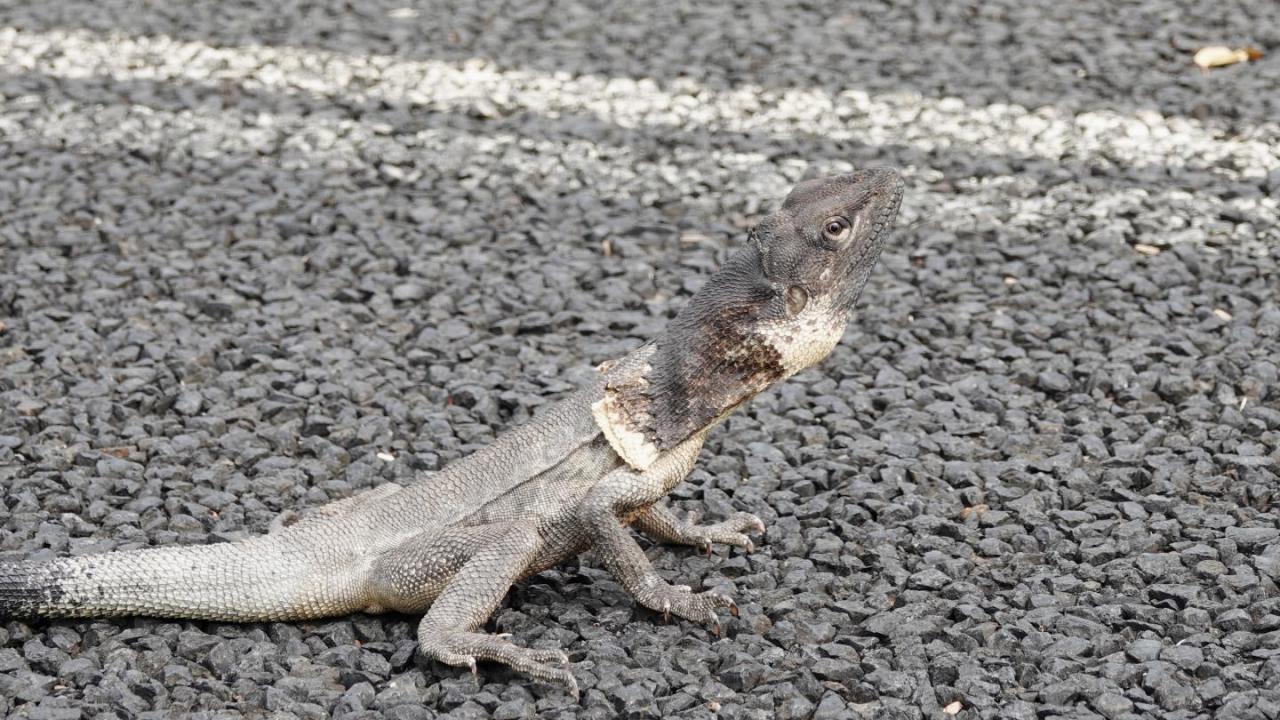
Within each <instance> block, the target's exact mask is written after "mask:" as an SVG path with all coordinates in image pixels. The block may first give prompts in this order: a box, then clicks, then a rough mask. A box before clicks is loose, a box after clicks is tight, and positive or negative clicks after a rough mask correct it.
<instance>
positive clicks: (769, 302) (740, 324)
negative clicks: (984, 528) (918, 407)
mask: <svg viewBox="0 0 1280 720" xmlns="http://www.w3.org/2000/svg"><path fill="white" fill-rule="evenodd" d="M901 197H902V183H901V180H899V179H898V176H897V174H896V173H895V172H893V171H891V170H869V171H864V172H861V173H854V174H851V175H842V176H836V177H832V178H826V179H823V180H811V181H808V182H805V183H801V184H800V185H799V186H797V187H796V188H795V189H794V190H793V191H792V192H791V194H790V195H789V196H788V197H787V199H786V201H785V202H784V203H783V206H782V208H781V209H780V210H778V211H777V212H776V213H774V214H773V215H770V216H769V217H767V218H765V219H764V220H763V221H762V222H761V223H760V224H759V225H758V226H757V227H756V228H754V229H753V230H752V233H751V236H750V242H749V243H748V244H747V246H746V247H745V248H743V249H742V250H741V251H740V252H739V253H738V254H736V255H735V256H734V257H733V258H731V259H730V260H729V262H728V263H726V265H725V267H724V268H722V269H721V270H720V271H719V272H717V273H716V274H715V275H713V276H712V277H711V278H710V279H709V280H708V281H707V283H706V285H705V286H704V287H703V288H702V289H701V290H700V291H699V292H698V293H697V294H695V295H694V297H693V298H692V299H691V300H690V302H689V305H688V306H687V307H686V308H685V309H684V310H683V311H682V312H681V313H680V315H679V316H678V317H677V318H676V319H675V320H673V321H672V323H671V325H670V326H669V327H668V328H667V330H666V331H665V332H664V333H663V334H662V335H661V336H659V337H658V338H657V339H656V340H655V341H654V342H652V343H649V344H646V345H644V346H642V347H640V348H638V349H637V350H635V351H634V352H632V353H631V354H629V355H627V356H626V357H624V358H621V359H619V360H618V361H616V362H614V363H608V364H607V365H606V367H602V368H601V372H600V374H599V376H598V377H597V379H596V382H595V383H594V384H593V385H592V386H590V387H587V388H583V389H582V390H579V391H578V392H577V393H575V394H573V395H571V396H570V397H568V398H566V399H564V400H562V401H560V402H559V403H556V404H555V405H553V406H552V407H550V408H549V409H548V410H546V411H545V412H543V413H541V414H540V415H539V416H538V417H536V418H535V419H533V420H532V421H530V422H528V423H526V424H525V425H523V426H521V427H518V428H515V429H514V430H512V431H510V432H508V433H507V434H505V435H503V436H502V437H500V438H499V439H498V440H497V441H496V442H495V443H494V444H493V445H490V446H489V447H486V448H484V449H482V450H480V451H478V452H476V453H474V454H472V455H470V456H469V457H467V458H465V459H463V460H460V461H458V462H456V463H454V464H452V465H450V466H448V467H447V468H445V469H444V470H443V471H442V472H439V473H437V474H435V475H432V476H430V477H428V478H424V479H423V480H421V481H418V482H416V483H413V484H411V485H409V486H408V487H404V488H401V487H399V486H396V485H387V486H383V487H379V488H376V489H374V490H371V491H369V492H366V493H364V494H363V495H359V496H357V497H354V498H349V499H346V500H341V501H338V502H335V503H331V504H329V505H327V506H325V507H323V508H320V509H319V510H317V511H315V512H313V513H312V514H311V515H310V516H308V517H306V518H304V519H303V520H302V521H300V522H298V523H296V524H293V525H286V524H284V523H280V524H278V525H277V526H275V527H274V528H273V530H272V532H271V533H269V534H267V535H265V536H263V537H258V538H253V539H249V540H244V541H241V542H236V543H227V544H221V545H212V546H201V547H170V548H151V549H146V550H139V551H132V552H119V553H106V554H103V555H94V556H87V557H77V558H61V559H58V560H55V561H52V562H48V563H33V562H18V563H0V617H3V616H18V617H97V616H118V615H149V616H157V617H174V618H192V619H208V620H230V621H246V622H247V621H265V620H303V619H309V618H319V617H326V616H333V615H344V614H348V613H353V612H360V611H363V612H383V611H386V610H396V611H400V612H408V613H422V612H425V614H426V615H425V617H424V618H423V620H422V623H421V625H420V627H419V630H418V639H419V642H420V645H421V650H422V652H423V654H424V655H426V656H428V657H430V658H434V659H436V660H439V661H441V662H444V663H448V664H450V665H460V666H464V667H469V668H471V669H472V670H473V671H474V670H475V662H476V660H477V659H479V660H493V661H497V662H501V663H505V664H507V665H509V666H511V667H513V668H515V669H517V670H520V671H523V672H525V673H528V674H529V675H531V676H533V677H535V678H538V679H542V680H547V681H551V682H558V683H562V684H564V685H565V686H567V687H568V688H570V689H571V690H573V692H574V693H576V692H577V685H576V682H575V681H574V678H573V675H572V673H571V672H570V671H569V669H568V668H567V667H566V663H567V658H566V657H565V655H564V653H562V652H560V651H558V650H554V651H548V650H530V649H527V648H521V647H518V646H516V645H514V644H512V643H510V642H508V641H507V640H506V638H505V637H502V636H495V635H488V634H484V633H480V632H476V631H477V629H479V628H480V627H481V626H482V625H483V624H484V622H485V621H486V620H487V619H488V617H489V616H490V615H491V614H492V612H493V611H494V609H495V608H496V607H497V606H498V604H499V603H500V602H501V601H502V598H503V596H504V595H505V594H506V593H507V590H508V589H509V588H510V586H511V584H512V583H514V582H516V581H518V580H520V579H521V578H524V577H528V576H530V575H533V574H536V573H538V572H541V571H542V570H545V569H547V568H549V567H552V566H554V565H557V564H559V563H561V562H563V561H565V560H567V559H569V558H571V557H573V556H576V555H578V554H580V553H582V552H584V551H586V550H588V549H594V550H595V551H596V555H598V556H599V557H600V558H601V561H602V562H603V564H604V565H605V567H606V568H607V569H608V570H609V572H611V573H612V574H613V575H614V576H615V577H616V578H617V580H618V581H619V583H621V584H622V586H623V587H625V588H626V589H627V590H628V591H630V592H631V594H632V595H634V596H635V598H636V600H637V602H639V603H640V604H641V605H644V606H645V607H648V608H651V609H653V610H657V611H659V612H662V613H664V614H670V615H677V616H679V617H682V618H686V619H689V620H695V621H702V622H708V623H712V624H714V625H715V626H716V627H717V629H718V628H719V620H718V617H717V611H718V610H721V609H725V608H728V609H729V610H731V611H734V612H736V607H735V606H734V604H733V601H732V600H730V599H729V598H728V597H725V596H723V595H720V594H717V593H713V592H703V593H694V592H692V591H691V590H690V589H689V588H688V587H685V586H675V585H671V584H670V583H668V582H667V581H665V580H664V579H662V578H661V577H659V576H658V574H657V573H656V572H655V571H654V569H653V567H652V566H651V565H650V563H649V561H648V559H647V558H646V557H645V555H644V553H643V552H642V551H641V549H640V546H639V545H637V544H636V541H635V539H634V537H633V536H632V535H631V533H630V532H629V531H628V530H627V526H628V525H630V526H631V527H633V528H635V529H637V530H639V531H640V532H642V533H645V534H646V535H649V536H650V537H652V538H653V539H655V540H658V541H661V542H668V543H675V544H684V545H693V546H697V547H699V548H704V549H706V550H708V551H709V550H710V546H711V544H712V543H725V544H729V545H736V546H738V547H741V548H744V549H745V550H747V551H748V552H750V551H751V550H752V549H753V545H752V543H751V540H750V539H749V538H748V537H747V535H746V534H745V533H747V532H760V531H762V530H763V529H764V528H763V525H762V524H761V523H760V520H759V519H758V518H756V517H755V516H753V515H748V514H746V513H739V514H737V515H735V516H734V517H731V518H728V519H726V520H724V521H723V522H720V523H716V524H714V525H707V526H700V525H694V524H692V523H689V522H686V521H683V520H681V519H679V518H677V517H676V516H675V515H674V514H673V513H672V512H671V511H670V510H668V509H667V508H666V507H664V506H663V505H662V504H660V500H661V499H662V497H663V496H664V495H666V494H667V492H669V491H670V490H671V488H672V487H673V486H674V485H676V484H677V483H679V482H680V481H682V480H683V479H684V478H685V477H686V476H687V475H688V474H689V471H690V470H691V469H692V468H693V464H694V461H695V459H696V457H697V455H698V451H699V450H700V449H701V447H702V443H703V439H704V438H705V437H706V433H707V431H708V430H710V428H711V427H713V426H714V425H715V424H716V423H718V422H719V421H720V420H721V419H723V418H724V416H725V415H727V414H728V413H730V412H732V411H733V410H734V409H736V408H737V407H738V406H739V405H741V404H742V403H743V402H745V401H747V400H748V399H750V398H751V397H752V396H754V395H755V394H757V393H759V392H760V391H762V390H764V389H765V388H767V387H768V386H769V385H771V384H773V383H775V382H777V381H779V380H782V379H784V378H786V377H789V376H790V375H792V374H794V373H796V372H798V371H799V370H801V369H803V368H805V367H809V366H811V365H814V364H816V363H817V362H819V361H820V360H822V359H823V358H825V357H826V356H827V355H828V354H829V353H830V352H831V350H832V348H833V347H834V346H835V344H836V343H837V342H839V339H840V336H841V335H842V333H843V331H844V327H845V325H846V324H847V322H848V320H849V317H850V315H851V313H852V310H853V306H854V303H855V302H856V300H857V297H858V295H859V293H860V292H861V290H862V287H863V285H864V284H865V283H866V280H867V277H868V275H869V274H870V272H871V269H872V267H873V266H874V264H875V262H876V259H877V258H878V257H879V255H880V250H881V248H882V246H883V243H884V240H885V237H886V235H887V234H888V232H889V229H890V227H891V226H892V224H893V220H894V218H895V216H896V214H897V209H898V203H899V201H900V200H901Z"/></svg>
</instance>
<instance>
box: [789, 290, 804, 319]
mask: <svg viewBox="0 0 1280 720" xmlns="http://www.w3.org/2000/svg"><path fill="white" fill-rule="evenodd" d="M808 304H809V293H808V292H807V291H806V290H805V289H804V288H802V287H800V286H799V285H792V286H791V287H789V288H787V317H789V318H794V317H795V316H797V315H799V314H800V313H802V312H804V309H805V307H806V306H807V305H808Z"/></svg>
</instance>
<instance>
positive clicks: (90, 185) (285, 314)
mask: <svg viewBox="0 0 1280 720" xmlns="http://www.w3.org/2000/svg"><path fill="white" fill-rule="evenodd" d="M1274 11H1275V7H1274V3H1273V2H1271V1H1270V0H1240V2H1233V3H1229V4H1223V3H1217V4H1214V3H1203V2H1191V1H1190V0H1176V1H1175V0H1159V1H1153V2H1146V3H1141V4H1128V5H1117V4H1115V3H1108V2H1100V1H1088V2H1073V3H1062V2H1049V1H1048V0H1031V1H1030V2H1026V1H1021V0H1019V1H1015V0H994V1H992V2H982V3H970V2H960V3H954V2H942V1H941V0H936V1H933V2H921V3H876V4H858V5H854V6H850V9H848V10H839V11H831V10H830V9H829V8H828V7H827V6H825V5H824V4H822V3H804V2H789V1H787V2H772V3H761V4H759V5H749V6H742V7H738V6H736V5H730V4H723V5H722V4H717V3H693V4H691V3H683V2H671V1H670V0H661V1H660V2H657V3H649V4H645V5H640V4H636V3H630V2H613V1H611V0H606V1H604V2H592V3H587V2H581V1H580V0H557V1H552V2H530V3H498V2H490V1H488V0H482V1H481V2H456V3H446V2H430V3H422V4H415V3H408V2H405V0H394V1H387V0H367V1H363V2H360V3H345V2H337V1H336V0H320V1H319V2H315V1H307V2H301V1H300V0H277V1H276V2H270V3H266V2H252V1H249V0H243V1H240V2H235V3H195V4H190V3H167V4H166V3H149V4H138V3H135V2H132V1H130V0H100V1H98V2H69V1H67V0H46V1H45V2H39V3H30V2H17V1H16V0H0V487H2V488H3V495H2V496H0V559H18V558H48V557H53V556H56V555H60V554H66V553H88V552H102V551H107V550H113V549H127V548H135V547H140V546H144V545H152V544H175V543H208V542H219V541H226V540H233V539H236V538H240V537H243V536H245V535H248V534H254V533H259V532H263V531H265V529H266V527H267V525H268V524H269V523H270V522H271V520H272V519H273V518H275V517H276V516H277V515H278V514H279V513H280V512H282V511H285V510H290V509H297V510H304V511H305V509H306V508H311V507H315V506H318V505H321V504H323V503H325V502H328V501H331V500H334V499H338V498H342V497H347V496H350V495H351V494H353V493H356V492H359V491H361V490H364V489H367V488H369V487H371V486H374V485H376V484H379V483H382V482H388V481H395V482H402V483H403V482H407V481H410V480H412V479H413V478H415V477H418V476H419V475H421V474H422V473H425V472H430V471H432V470H435V469H438V468H440V467H442V466H443V465H445V464H446V463H448V462H451V461H453V460H456V459H457V458H459V457H461V456H463V455H465V454H467V453H469V452H471V451H473V450H474V449H476V448H478V447H481V446H483V445H484V444H486V443H488V442H489V441H491V440H492V439H493V438H494V436H495V435H496V434H497V433H499V432H501V431H502V430H503V429H505V428H508V427H510V426H512V425H513V424H516V423H519V422H520V421H521V420H523V419H525V418H528V417H529V416H530V415H531V414H532V413H534V412H536V411H537V409H538V407H540V406H542V405H545V404H546V403H548V402H550V401H552V400H554V399H555V398H557V397H559V396H561V395H563V394H564V393H566V392H568V391H569V390H570V389H572V388H573V387H574V386H575V385H576V384H577V383H579V382H581V381H582V380H583V378H585V377H586V376H587V374H588V373H589V372H591V368H592V367H594V366H595V365H596V364H598V363H599V362H602V361H604V360H606V359H610V358H613V357H616V356H618V355H620V354H622V353H624V352H626V351H627V350H628V349H630V348H632V347H634V346H635V345H636V344H638V343H639V342H641V341H642V340H644V339H647V338H648V337H650V336H652V335H653V334H654V333H656V332H657V331H658V329H659V328H661V326H662V324H663V323H664V322H665V320H666V319H667V318H669V317H671V315H672V314H673V313H674V312H676V311H677V310H678V309H679V307H680V306H681V304H682V303H683V301H684V299H685V298H686V297H687V296H688V295H689V293H690V292H691V291H693V290H694V289H696V287H697V286H698V285H699V284H700V282H702V279H703V278H705V276H706V274H707V273H709V272H710V271H711V270H713V269H714V268H715V267H716V266H717V265H718V263H720V262H722V261H723V260H724V258H725V257H726V256H727V254H728V253H729V252H731V251H732V249H733V248H734V247H735V246H736V245H737V244H738V243H740V242H741V238H742V236H743V231H744V229H745V228H746V227H748V226H749V225H750V224H751V221H752V219H753V218H754V217H756V216H758V215H760V214H762V213H764V212H767V211H768V210H769V209H770V208H771V207H773V206H774V205H775V204H776V203H777V202H778V200H779V199H780V198H781V196H782V195H783V194H784V193H785V192H786V191H787V190H788V189H789V187H790V186H791V185H792V184H794V183H795V182H796V181H798V180H800V179H802V178H804V177H807V176H809V175H814V174H821V173H828V172H838V171H845V170H848V169H851V168H853V167H861V166H865V165H869V164H887V165H893V166H896V167H899V168H901V169H902V171H903V173H904V175H905V176H906V178H907V182H908V194H907V198H906V199H905V200H904V203H903V209H902V215H901V218H900V221H899V225H900V229H899V231H898V232H897V234H896V236H895V240H893V241H892V243H891V246H890V247H889V248H888V249H887V250H886V252H885V255H884V258H883V260H882V263H881V266H880V269H879V270H878V271H877V273H876V274H875V276H874V277H873V280H872V283H871V284H870V285H869V286H868V288H867V291H866V292H865V294H864V299H863V303H862V310H861V313H860V315H859V317H858V319H857V320H856V321H855V323H854V324H853V325H852V326H851V327H850V329H849V331H848V334H847V336H846V338H845V341H844V343H843V344H842V345H841V346H840V347H839V348H838V349H837V350H836V352H835V354H834V355H833V357H832V358H831V359H830V360H828V361H827V363H825V364H824V365H822V366H821V367H820V368H818V369H815V370H811V371H808V372H806V373H804V374H802V375H800V376H798V377H797V378H795V379H793V380H792V381H790V382H788V383H786V384H785V385H783V386H780V387H778V388H776V389H774V390H772V391H770V392H769V393H767V394H766V395H764V396H762V397H760V398H758V399H757V400H755V401H754V402H753V403H752V404H751V405H750V406H749V407H748V408H746V409H745V411H743V412H740V413H739V414H737V415H736V416H734V417H732V418H731V419H730V420H729V421H728V422H727V423H726V424H725V427H724V428H722V429H720V430H717V431H716V432H715V433H713V435H712V436H711V438H710V440H709V442H708V444H707V448H706V450H705V451H704V453H703V457H702V461H701V462H700V464H699V467H698V469H697V470H696V471H695V472H694V474H693V476H692V477H691V478H690V481H689V482H688V483H686V484H684V485H682V486H680V487H679V488H677V489H676V491H675V492H674V494H673V504H674V505H675V506H676V507H677V508H678V509H680V510H682V511H687V512H698V513H701V514H703V515H706V516H709V517H719V516H723V515H726V514H729V513H731V512H734V511H738V510H745V511H750V512H754V513H756V514H758V515H760V516H761V517H762V518H764V520H765V522H766V525H767V526H768V531H767V533H766V534H765V536H764V538H763V539H762V541H761V542H759V543H758V547H757V550H756V552H755V553H753V554H750V555H743V554H741V553H739V552H736V551H735V552H732V553H730V552H725V551H724V550H723V549H720V550H717V552H716V554H715V555H714V556H713V557H711V558H706V557H702V556H699V555H698V554H697V553H694V552H688V551H687V550H682V549H678V548H660V547H654V548H652V550H651V552H650V555H651V557H653V558H654V561H655V563H656V565H657V566H658V568H659V570H660V571H661V572H663V573H664V574H665V575H666V576H667V577H669V578H671V579H673V580H679V581H683V582H689V583H691V584H694V585H698V584H701V585H702V586H703V587H706V588H718V589H721V590H724V591H726V592H730V593H732V594H733V595H734V596H735V597H736V599H737V600H738V604H739V606H740V608H741V618H740V619H738V620H734V621H726V623H725V631H726V635H725V637H723V638H717V637H715V636H714V635H712V634H711V633H710V631H709V630H708V629H707V628H704V627H699V626H696V625H694V624H691V623H671V624H664V623H662V621H661V619H660V618H659V617H657V616H655V615H654V614H653V613H649V612H647V611H644V610H642V609H638V608H637V607H636V606H635V604H634V602H632V600H631V599H630V598H629V597H628V596H627V594H626V593H625V592H624V591H623V590H622V589H621V588H620V587H619V586H618V585H617V584H616V583H614V582H613V581H612V580H611V579H610V578H609V577H608V576H607V575H606V574H605V573H604V572H603V571H601V570H600V569H599V568H598V565H597V564H596V563H594V562H593V561H592V559H591V558H590V557H589V556H588V557H587V558H584V560H583V562H582V563H581V565H580V566H578V567H565V568H558V569H556V570H553V571H549V572H546V573H543V574H542V575H540V576H538V577H536V578H533V579H531V580H529V581H526V582H523V583H521V584H520V585H518V586H517V587H516V588H515V589H514V590H513V591H512V592H511V594H510V595H509V597H508V598H507V600H506V602H505V603H504V606H503V608H502V609H501V610H500V611H499V612H498V613H496V615H495V616H494V619H493V621H492V623H491V627H492V628H494V629H496V630H499V631H503V632H510V633H513V635H514V639H515V640H516V641H517V642H520V643H522V644H526V645H534V646H545V647H562V648H564V649H566V650H567V651H568V652H569V653H570V656H571V658H572V659H573V661H574V666H573V668H574V672H575V674H576V675H577V677H578V681H579V684H580V685H581V687H582V689H583V695H582V699H581V702H580V703H578V704H574V703H573V702H572V701H571V700H570V699H569V698H568V697H566V696H565V695H564V693H563V692H562V691H561V690H559V689H558V688H553V687H548V686H545V685H540V684H538V683H533V682H530V681H528V680H527V679H525V678H523V677H521V676H518V675H515V674H513V673H511V672H509V671H508V670H506V669H504V668H502V667H498V666H484V667H482V669H481V672H480V674H479V676H478V679H473V678H471V677H470V675H469V674H467V673H459V672H457V670H456V669H453V668H446V667H443V666H438V665H433V664H431V663H427V662H425V661H423V660H421V659H419V658H417V657H416V656H415V654H414V649H415V642H414V632H413V628H414V625H413V622H414V618H409V617H398V616H390V617H376V618H375V617H361V616H355V617H346V618H335V619H333V620H332V621H326V622H320V623H305V624H304V623H297V624H291V623H272V624H261V625H225V624H218V623H202V622H184V621H164V620H152V619H124V620H111V621H105V620H88V621H69V622H39V623H32V622H17V621H5V622H4V623H3V624H2V625H0V715H4V716H6V717H16V718H32V719H36V718H82V717H83V718H89V717H106V718H110V717H116V718H133V717H140V718H167V717H173V716H175V715H185V716H190V717H197V718H210V719H213V718H232V717H240V716H250V717H261V716H270V717H278V718H324V717H337V718H349V719H357V718H359V719H365V718H368V719H372V718H402V719H406V720H407V719H410V718H435V717H447V718H496V719H499V720H508V719H515V718H533V717H546V718H565V719H568V718H608V717H628V718H667V717H680V718H732V719H739V718H741V719H743V720H754V719H759V720H765V719H768V718H775V717H776V718H797V719H799V718H805V719H809V718H812V719H814V720H828V719H836V718H938V717H955V718H959V719H960V720H967V719H970V718H983V719H987V718H991V719H996V718H999V719H1000V720H1021V719H1026V720H1032V719H1033V718H1071V719H1074V718H1082V719H1083V718H1107V719H1108V720H1135V719H1138V718H1161V719H1174V720H1192V719H1196V718H1211V717H1221V718H1232V719H1233V720H1262V719H1263V718H1266V719H1269V720H1273V719H1274V718H1275V717H1277V715H1280V592H1278V591H1277V582H1278V581H1280V516H1278V514H1277V507H1276V506H1277V501H1280V359H1278V358H1280V304H1278V303H1277V293H1278V291H1280V273H1278V270H1280V268H1278V266H1280V230H1277V216H1278V208H1280V200H1278V198H1280V122H1277V120H1276V118H1278V117H1280V92H1277V89H1278V88H1280V23H1278V22H1277V19H1276V17H1277V16H1276V13H1275V12H1274ZM1205 45H1228V46H1231V47H1238V46H1245V45H1250V46H1256V47H1258V48H1261V49H1263V50H1264V51H1266V53H1267V54H1266V55H1264V56H1263V57H1262V58H1261V59H1260V60H1258V61H1256V62H1251V63H1245V64H1240V65H1234V66H1231V67H1227V68H1222V69H1218V70H1214V71H1212V72H1209V73H1204V72H1201V71H1200V70H1199V69H1197V68H1196V67H1195V66H1194V65H1193V64H1192V62H1191V57H1192V54H1193V53H1194V51H1195V50H1196V49H1198V48H1199V47H1202V46H1205Z"/></svg>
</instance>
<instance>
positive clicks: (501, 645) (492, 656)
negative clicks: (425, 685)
mask: <svg viewBox="0 0 1280 720" xmlns="http://www.w3.org/2000/svg"><path fill="white" fill-rule="evenodd" d="M422 654H423V655H425V656H427V657H429V658H432V659H435V660H439V661H440V662H443V663H445V664H447V665H460V666H464V667H467V668H469V669H470V670H471V672H472V673H475V672H476V658H479V659H481V660H491V661H493V662H499V663H502V664H503V665H506V666H508V667H510V668H511V669H513V670H516V671H518V672H522V673H525V674H526V675H529V676H531V677H534V678H537V679H539V680H545V681H547V682H552V683H556V684H559V685H564V686H566V687H568V688H570V689H571V690H574V689H576V688H577V681H576V680H574V678H573V673H572V672H570V671H569V670H568V669H567V668H565V667H562V666H564V665H567V664H568V663H569V656H568V655H566V654H565V653H564V651H562V650H556V649H548V648H526V647H520V646H519V645H515V644H513V643H512V642H510V641H508V640H506V639H505V638H503V637H500V636H498V635H486V634H484V633H473V632H443V633H439V634H435V635H433V636H431V637H429V638H426V639H424V640H423V642H422Z"/></svg>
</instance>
